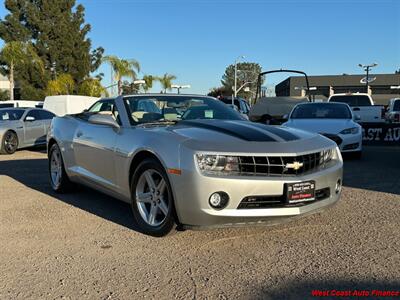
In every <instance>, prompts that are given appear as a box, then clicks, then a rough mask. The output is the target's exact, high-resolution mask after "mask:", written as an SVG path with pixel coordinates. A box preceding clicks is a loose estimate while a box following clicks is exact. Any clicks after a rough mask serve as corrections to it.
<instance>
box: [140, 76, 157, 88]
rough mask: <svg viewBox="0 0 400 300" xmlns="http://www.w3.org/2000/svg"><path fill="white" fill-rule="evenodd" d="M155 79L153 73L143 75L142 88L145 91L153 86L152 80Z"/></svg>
mask: <svg viewBox="0 0 400 300" xmlns="http://www.w3.org/2000/svg"><path fill="white" fill-rule="evenodd" d="M155 79H157V78H156V77H154V76H153V75H144V76H143V80H144V82H145V83H144V85H143V90H144V91H145V92H147V91H148V90H149V89H151V88H152V87H153V82H154V80H155Z"/></svg>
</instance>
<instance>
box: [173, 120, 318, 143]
mask: <svg viewBox="0 0 400 300" xmlns="http://www.w3.org/2000/svg"><path fill="white" fill-rule="evenodd" d="M173 131H174V132H175V133H178V134H180V135H184V136H186V137H188V138H195V139H203V138H207V139H208V140H210V139H213V137H215V138H216V139H217V141H221V140H225V139H229V140H232V139H234V140H239V141H245V142H290V141H296V140H300V139H304V138H309V137H311V136H313V135H312V134H310V133H306V132H303V131H298V130H293V129H291V128H285V127H281V126H272V125H264V124H259V123H253V122H249V121H232V120H190V121H181V122H179V123H178V126H176V127H175V128H174V129H173ZM239 141H238V142H239Z"/></svg>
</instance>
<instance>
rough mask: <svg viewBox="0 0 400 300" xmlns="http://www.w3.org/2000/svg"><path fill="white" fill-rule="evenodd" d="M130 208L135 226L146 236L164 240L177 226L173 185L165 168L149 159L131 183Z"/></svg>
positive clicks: (141, 164)
mask: <svg viewBox="0 0 400 300" xmlns="http://www.w3.org/2000/svg"><path fill="white" fill-rule="evenodd" d="M131 201H132V202H131V207H132V213H133V217H134V220H135V223H136V225H138V227H139V229H140V230H141V231H142V232H143V233H144V234H147V235H151V236H155V237H162V236H165V235H167V234H169V233H170V232H171V231H172V229H173V227H174V225H175V206H174V199H173V196H172V190H171V185H170V183H169V180H168V176H167V174H166V172H165V170H164V168H163V166H162V165H161V164H160V163H159V162H158V161H157V160H155V159H152V158H148V159H145V160H144V161H143V162H141V163H140V164H139V166H138V167H137V168H136V170H135V173H134V174H133V176H132V179H131Z"/></svg>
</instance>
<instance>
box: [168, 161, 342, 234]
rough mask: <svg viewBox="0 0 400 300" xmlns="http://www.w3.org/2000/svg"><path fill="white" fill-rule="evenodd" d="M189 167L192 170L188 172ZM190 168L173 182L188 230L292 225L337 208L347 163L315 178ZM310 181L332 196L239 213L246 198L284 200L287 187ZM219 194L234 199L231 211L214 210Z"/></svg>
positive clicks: (179, 212)
mask: <svg viewBox="0 0 400 300" xmlns="http://www.w3.org/2000/svg"><path fill="white" fill-rule="evenodd" d="M185 165H186V166H188V167H187V168H185V167H184V166H185ZM190 165H192V166H193V161H191V162H189V160H188V161H187V162H186V163H185V162H183V168H182V175H181V176H171V178H170V180H171V183H172V186H173V190H174V198H175V206H176V211H177V215H178V218H179V221H180V223H182V224H183V225H184V226H186V227H197V226H200V227H221V226H238V225H258V224H277V223H282V222H285V221H289V220H292V219H295V218H298V217H300V216H304V215H308V214H312V213H315V212H318V211H321V210H322V209H325V208H327V207H329V206H330V205H333V204H334V203H335V202H336V201H338V200H339V197H340V192H339V193H335V186H336V183H337V181H338V180H340V181H341V182H342V181H343V180H342V175H343V163H342V162H341V161H338V160H335V161H334V162H332V164H331V165H330V166H328V167H326V168H321V169H319V170H317V171H316V172H313V173H311V174H304V175H302V176H295V177H294V176H292V177H266V176H232V177H220V176H205V175H203V174H201V173H200V172H199V171H198V170H197V169H195V168H193V167H189V166H190ZM308 180H314V181H315V188H316V190H319V189H324V188H329V189H330V195H329V196H328V197H326V198H325V199H323V200H318V201H314V202H312V203H308V204H306V205H303V206H298V207H279V208H251V209H250V208H246V209H238V206H239V204H240V203H241V201H242V200H243V199H244V198H245V197H249V196H282V195H283V194H284V185H285V183H294V182H302V181H308ZM218 191H223V192H225V193H227V194H228V195H229V198H230V199H229V203H228V205H227V207H225V208H224V209H221V210H216V209H213V208H212V207H211V206H210V205H209V203H208V200H209V197H210V195H211V194H212V193H214V192H218Z"/></svg>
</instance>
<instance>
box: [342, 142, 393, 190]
mask: <svg viewBox="0 0 400 300" xmlns="http://www.w3.org/2000/svg"><path fill="white" fill-rule="evenodd" d="M344 159H345V160H344V178H343V184H344V185H345V186H349V187H353V188H359V189H365V190H371V191H376V192H385V193H391V194H397V195H400V147H396V146H391V147H390V146H389V147H385V146H364V148H363V155H362V158H361V159H360V160H354V159H348V158H347V157H346V156H344Z"/></svg>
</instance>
